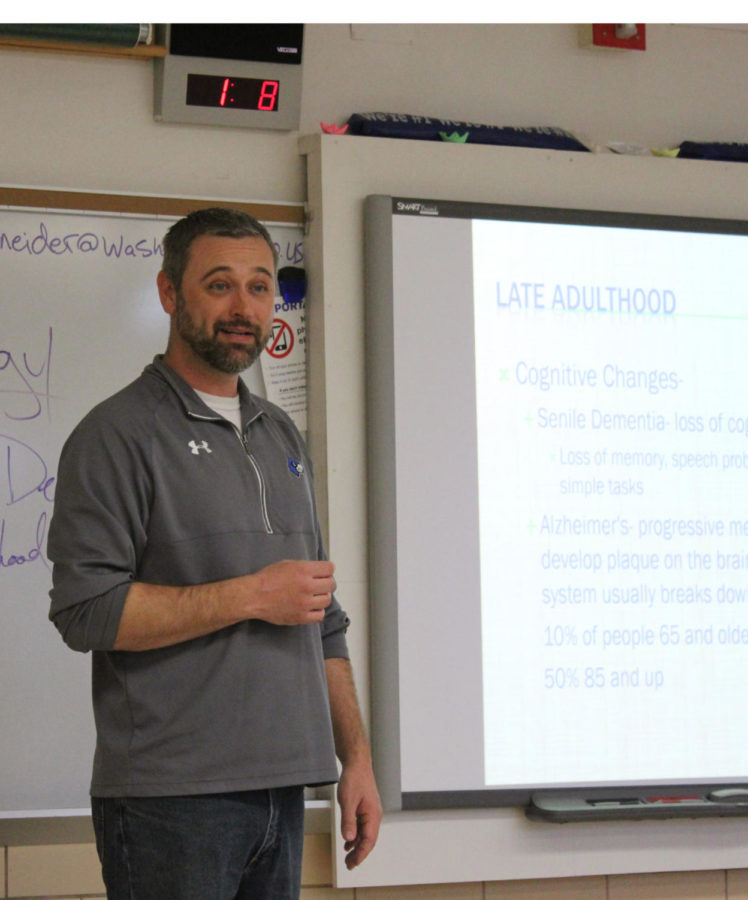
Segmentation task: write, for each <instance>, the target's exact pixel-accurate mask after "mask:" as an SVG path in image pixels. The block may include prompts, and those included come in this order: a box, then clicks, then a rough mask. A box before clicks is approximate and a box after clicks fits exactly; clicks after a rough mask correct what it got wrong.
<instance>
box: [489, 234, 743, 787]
mask: <svg viewBox="0 0 748 900" xmlns="http://www.w3.org/2000/svg"><path fill="white" fill-rule="evenodd" d="M745 243H746V239H745V236H743V235H730V234H707V233H698V232H687V231H686V232H680V231H668V230H656V229H651V230H649V229H645V228H624V227H621V228H618V227H601V226H596V225H585V224H561V223H553V224H548V223H543V222H522V221H494V220H482V219H475V220H473V221H472V254H473V260H472V263H473V269H472V278H473V293H474V332H475V385H476V409H477V413H476V416H477V418H476V422H477V427H476V434H477V456H478V498H479V500H478V505H479V542H480V597H481V600H480V605H481V641H482V665H483V697H482V701H483V742H484V746H483V762H484V776H485V778H484V780H485V785H486V786H487V787H497V788H499V787H507V786H508V787H513V786H520V785H551V786H560V785H575V784H585V785H593V784H606V783H611V782H612V783H617V784H625V783H632V784H646V783H668V782H670V783H687V782H689V781H700V782H704V781H708V780H711V779H723V780H729V779H731V778H732V779H738V780H739V779H741V778H744V777H745V775H746V765H745V747H746V746H748V716H745V715H744V714H743V712H742V711H741V710H742V709H743V707H744V697H743V694H744V685H745V672H746V662H745V661H746V652H747V650H748V540H747V537H748V512H747V511H746V506H745V495H746V481H747V480H748V401H746V383H748V362H747V360H748V353H747V350H746V348H747V347H748V306H747V305H746V292H745Z"/></svg>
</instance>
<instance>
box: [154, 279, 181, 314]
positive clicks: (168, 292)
mask: <svg viewBox="0 0 748 900" xmlns="http://www.w3.org/2000/svg"><path fill="white" fill-rule="evenodd" d="M156 286H157V287H158V296H159V299H160V300H161V306H162V307H163V309H164V312H165V313H167V314H168V315H170V316H171V315H174V313H175V312H176V310H177V292H176V290H175V289H174V285H173V283H172V280H171V278H169V276H168V275H167V274H166V272H164V271H163V269H162V270H161V271H160V272H159V273H158V275H157V276H156Z"/></svg>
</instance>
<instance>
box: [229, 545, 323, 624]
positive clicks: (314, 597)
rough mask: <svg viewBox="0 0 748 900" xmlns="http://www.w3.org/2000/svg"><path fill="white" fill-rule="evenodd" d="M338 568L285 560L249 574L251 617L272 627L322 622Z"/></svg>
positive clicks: (303, 561) (313, 562)
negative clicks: (250, 582)
mask: <svg viewBox="0 0 748 900" xmlns="http://www.w3.org/2000/svg"><path fill="white" fill-rule="evenodd" d="M334 571H335V566H334V565H333V564H332V563H331V562H329V561H327V560H322V561H317V560H284V561H282V562H277V563H273V564H272V565H270V566H266V567H265V568H264V569H260V571H259V572H255V574H254V575H250V576H249V578H250V579H252V580H253V590H252V591H251V593H250V600H251V607H252V609H251V616H248V617H247V618H253V619H263V620H264V621H265V622H270V623H272V624H273V625H310V624H312V623H314V622H321V621H322V619H323V618H324V616H325V610H326V609H327V607H328V606H329V605H330V603H331V601H332V593H333V591H334V590H335V579H334V578H333V572H334Z"/></svg>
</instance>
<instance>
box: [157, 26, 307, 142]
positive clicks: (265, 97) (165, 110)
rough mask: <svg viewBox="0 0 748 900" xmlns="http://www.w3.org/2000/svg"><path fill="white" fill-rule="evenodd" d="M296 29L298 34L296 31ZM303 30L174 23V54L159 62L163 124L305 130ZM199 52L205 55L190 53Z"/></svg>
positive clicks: (170, 40)
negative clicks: (302, 127) (301, 125)
mask: <svg viewBox="0 0 748 900" xmlns="http://www.w3.org/2000/svg"><path fill="white" fill-rule="evenodd" d="M294 28H295V29H298V33H297V34H294V33H293V32H289V29H294ZM302 28H303V26H268V25H265V26H253V25H226V26H218V25H214V26H198V25H194V26H190V25H170V26H167V32H166V45H167V48H168V49H169V51H170V52H169V53H168V54H167V55H166V56H165V57H164V58H162V59H157V60H156V61H155V77H154V117H155V118H156V120H157V121H159V122H183V123H187V124H195V125H233V126H235V127H240V128H273V129H282V130H286V131H292V130H294V129H297V128H298V127H299V118H300V112H301V71H302V70H301V37H302ZM222 29H225V32H224V31H222ZM275 29H277V32H276V31H275ZM229 38H230V40H229ZM197 53H201V54H203V53H204V54H205V55H200V56H198V55H190V54H197ZM219 54H220V56H219ZM240 55H242V57H243V58H237V57H238V56H240Z"/></svg>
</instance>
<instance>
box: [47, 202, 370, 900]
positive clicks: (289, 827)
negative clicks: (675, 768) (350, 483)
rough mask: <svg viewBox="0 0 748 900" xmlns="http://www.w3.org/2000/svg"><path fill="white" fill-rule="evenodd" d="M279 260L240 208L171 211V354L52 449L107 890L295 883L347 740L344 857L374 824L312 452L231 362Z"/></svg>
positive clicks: (224, 896)
mask: <svg viewBox="0 0 748 900" xmlns="http://www.w3.org/2000/svg"><path fill="white" fill-rule="evenodd" d="M276 267H277V259H276V251H275V247H274V245H273V243H272V240H271V238H270V236H269V234H268V233H267V231H266V230H265V228H264V227H263V226H262V225H261V224H260V223H258V222H257V221H255V220H254V219H252V218H251V217H249V216H247V215H245V214H243V213H239V212H237V211H234V210H226V209H208V210H199V211H196V212H194V213H191V214H190V215H189V216H187V217H185V218H184V219H181V220H180V221H179V222H177V223H176V224H175V225H174V226H172V228H171V229H170V230H169V232H168V234H167V236H166V238H165V241H164V261H163V268H162V270H161V272H159V275H158V279H157V284H158V293H159V297H160V300H161V305H162V306H163V308H164V310H165V312H166V313H167V314H168V315H169V316H170V319H171V324H170V331H169V341H168V345H167V348H166V353H165V354H164V355H163V356H162V357H157V358H156V359H155V360H154V361H153V363H151V364H150V365H148V366H147V367H146V368H145V370H144V371H143V373H142V375H141V376H140V377H139V378H138V379H137V380H136V381H134V382H133V383H132V384H130V385H128V386H127V387H125V388H124V389H123V390H122V391H120V392H119V393H118V394H115V395H114V396H113V397H111V398H109V399H108V400H106V401H104V402H103V403H101V404H99V405H98V406H97V407H95V408H94V409H93V410H92V411H91V412H90V413H89V414H88V415H87V416H86V417H85V418H84V419H83V421H82V422H81V423H80V424H79V425H78V426H77V428H76V429H75V430H74V432H73V434H72V435H71V436H70V438H69V439H68V441H67V442H66V444H65V447H64V448H63V452H62V456H61V459H60V467H59V471H58V482H57V490H56V497H55V509H54V515H53V519H52V522H51V525H50V534H49V542H48V553H49V557H50V559H51V560H52V562H53V564H54V575H53V588H52V591H51V598H52V603H51V610H50V618H51V619H52V620H53V622H54V623H55V625H56V626H57V628H58V629H59V631H60V632H61V634H62V636H63V638H64V640H65V641H66V642H67V643H68V645H69V646H71V647H72V648H73V649H75V650H80V651H83V652H87V651H92V655H93V664H92V672H93V704H94V713H95V720H96V733H97V741H96V751H95V756H94V765H93V778H92V783H91V795H92V808H93V818H94V827H95V831H96V840H97V848H98V851H99V856H100V858H101V862H102V870H103V875H104V881H105V883H106V886H107V896H108V897H109V898H115V900H120V898H122V900H125V898H128V900H133V898H134V900H169V898H172V900H234V898H253V900H263V898H267V900H284V898H289V900H291V898H296V897H298V895H299V891H300V879H301V853H302V844H303V834H304V829H303V813H304V793H303V792H304V786H306V785H319V784H325V783H331V782H334V781H338V766H337V764H336V760H335V756H336V754H337V757H338V758H339V760H340V762H341V765H342V771H341V774H340V778H339V784H338V800H339V802H340V805H341V814H342V832H343V837H344V839H345V847H346V852H347V856H346V864H347V865H348V866H349V867H350V868H352V867H354V866H356V865H358V864H359V863H360V862H362V861H363V859H364V858H365V857H366V856H367V855H368V853H369V852H370V850H371V849H372V847H373V846H374V843H375V841H376V838H377V833H378V829H379V823H380V820H381V806H380V803H379V797H378V794H377V789H376V785H375V782H374V777H373V774H372V768H371V758H370V753H369V747H368V742H367V740H366V737H365V733H364V728H363V725H362V721H361V716H360V713H359V708H358V703H357V700H356V695H355V689H354V686H353V678H352V675H351V669H350V663H349V661H348V652H347V647H346V638H345V632H346V629H347V627H348V618H347V617H346V615H345V613H344V612H343V611H342V610H341V608H340V606H339V604H338V602H337V600H336V598H335V596H334V594H333V591H334V587H335V582H334V578H333V571H334V567H333V565H332V563H331V562H330V561H328V560H327V558H326V556H325V552H324V548H323V544H322V539H321V536H320V529H319V523H318V520H317V510H316V502H315V496H314V487H313V483H312V467H311V463H310V460H309V458H308V456H307V453H306V449H305V447H304V444H303V441H302V439H301V437H300V436H299V434H298V432H297V430H296V428H295V427H294V425H293V423H292V422H291V420H290V419H289V417H288V416H287V415H286V414H285V413H284V412H283V411H282V410H280V409H279V408H278V407H277V406H274V405H273V404H272V403H269V402H268V401H266V400H263V399H261V398H258V397H255V396H253V395H252V394H250V392H249V390H248V389H247V387H246V386H245V384H244V382H243V381H242V380H241V378H240V377H239V373H240V372H241V371H243V370H244V369H246V368H247V367H248V366H250V365H251V364H252V363H253V362H254V361H255V360H256V359H257V357H258V356H259V354H260V352H261V351H262V349H263V347H264V346H265V344H266V342H267V340H268V337H269V335H270V327H271V323H272V319H273V311H274V300H275V273H276ZM119 339H120V338H119V336H118V335H116V334H113V335H112V340H119Z"/></svg>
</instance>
